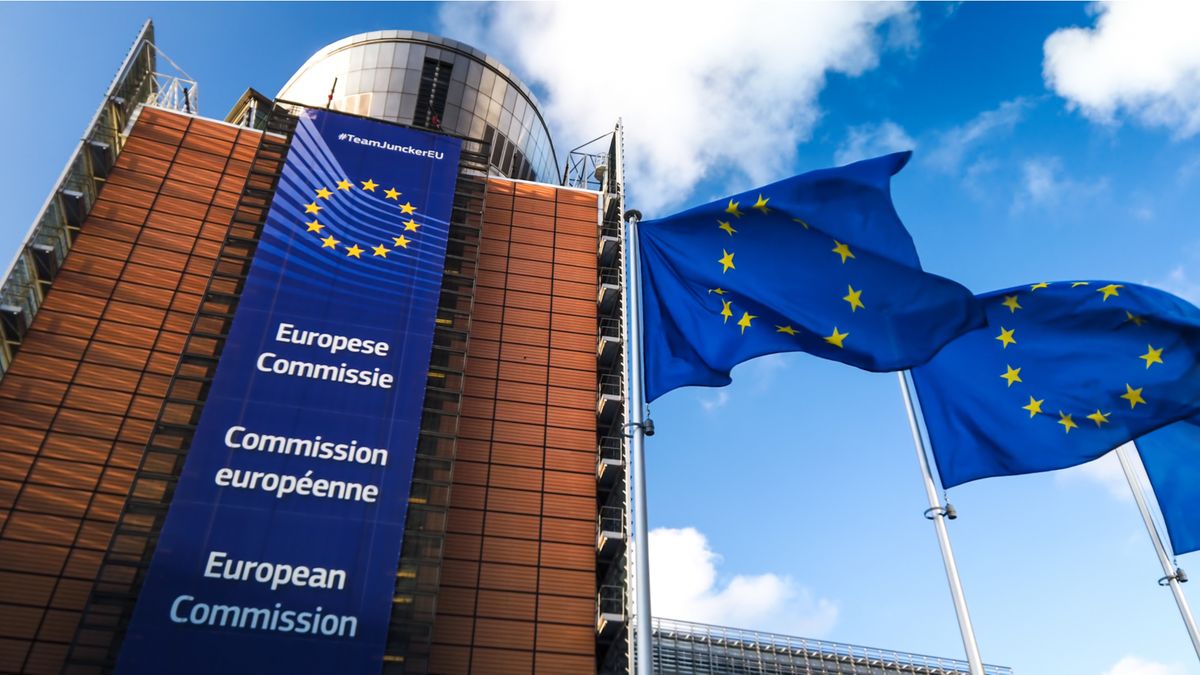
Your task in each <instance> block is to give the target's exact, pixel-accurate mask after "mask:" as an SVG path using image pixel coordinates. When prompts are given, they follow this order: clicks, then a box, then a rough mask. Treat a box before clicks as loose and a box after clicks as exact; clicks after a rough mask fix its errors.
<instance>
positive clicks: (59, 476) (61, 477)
mask: <svg viewBox="0 0 1200 675" xmlns="http://www.w3.org/2000/svg"><path fill="white" fill-rule="evenodd" d="M4 454H5V455H7V456H9V457H13V456H15V455H10V454H8V453H4ZM2 461H3V460H0V463H2ZM23 477H24V476H22V478H23ZM99 481H100V467H98V466H93V465H90V464H81V463H79V462H66V461H62V460H56V459H49V458H46V457H42V458H40V459H38V461H37V466H35V467H33V471H31V472H30V473H29V482H31V483H39V484H41V485H50V486H53V487H61V488H73V489H77V490H92V489H95V487H96V484H97V483H98V482H99ZM0 597H3V595H2V594H0Z"/></svg>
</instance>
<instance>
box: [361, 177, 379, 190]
mask: <svg viewBox="0 0 1200 675" xmlns="http://www.w3.org/2000/svg"><path fill="white" fill-rule="evenodd" d="M359 182H360V183H362V186H363V189H364V190H366V191H367V192H374V191H375V188H377V187H379V183H376V182H375V181H373V180H371V179H370V178H368V179H366V180H364V181H359Z"/></svg>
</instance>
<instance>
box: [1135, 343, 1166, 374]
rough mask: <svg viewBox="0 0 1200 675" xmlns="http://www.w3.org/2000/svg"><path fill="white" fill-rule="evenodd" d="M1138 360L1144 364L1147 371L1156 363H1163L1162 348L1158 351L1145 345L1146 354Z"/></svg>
mask: <svg viewBox="0 0 1200 675" xmlns="http://www.w3.org/2000/svg"><path fill="white" fill-rule="evenodd" d="M1138 358H1139V359H1142V360H1144V361H1145V362H1146V369H1147V370H1149V369H1150V366H1152V365H1154V364H1156V363H1162V362H1163V360H1162V348H1161V347H1159V348H1158V349H1155V348H1154V347H1151V346H1150V345H1146V353H1145V354H1142V355H1141V356H1139V357H1138Z"/></svg>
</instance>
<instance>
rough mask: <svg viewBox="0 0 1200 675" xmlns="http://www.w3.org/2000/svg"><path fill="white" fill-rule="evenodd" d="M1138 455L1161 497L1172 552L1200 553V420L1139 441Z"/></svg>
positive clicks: (1159, 500)
mask: <svg viewBox="0 0 1200 675" xmlns="http://www.w3.org/2000/svg"><path fill="white" fill-rule="evenodd" d="M1137 449H1138V454H1139V455H1141V456H1142V465H1143V466H1145V467H1146V475H1147V476H1149V477H1150V485H1151V486H1152V487H1153V488H1154V495H1155V497H1157V498H1158V510H1159V511H1161V512H1162V516H1163V522H1164V523H1166V526H1167V534H1168V536H1170V538H1171V549H1172V550H1173V551H1174V552H1175V553H1176V554H1183V553H1189V552H1191V551H1200V417H1192V418H1189V419H1186V420H1181V421H1179V422H1176V423H1174V424H1168V425H1167V426H1165V427H1163V428H1161V429H1158V430H1156V431H1152V432H1150V433H1148V434H1146V435H1145V436H1142V437H1141V438H1139V439H1137Z"/></svg>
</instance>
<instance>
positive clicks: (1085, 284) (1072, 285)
mask: <svg viewBox="0 0 1200 675" xmlns="http://www.w3.org/2000/svg"><path fill="white" fill-rule="evenodd" d="M1087 285H1088V282H1086V281H1076V282H1074V283H1072V284H1071V288H1076V287H1078V286H1087Z"/></svg>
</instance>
